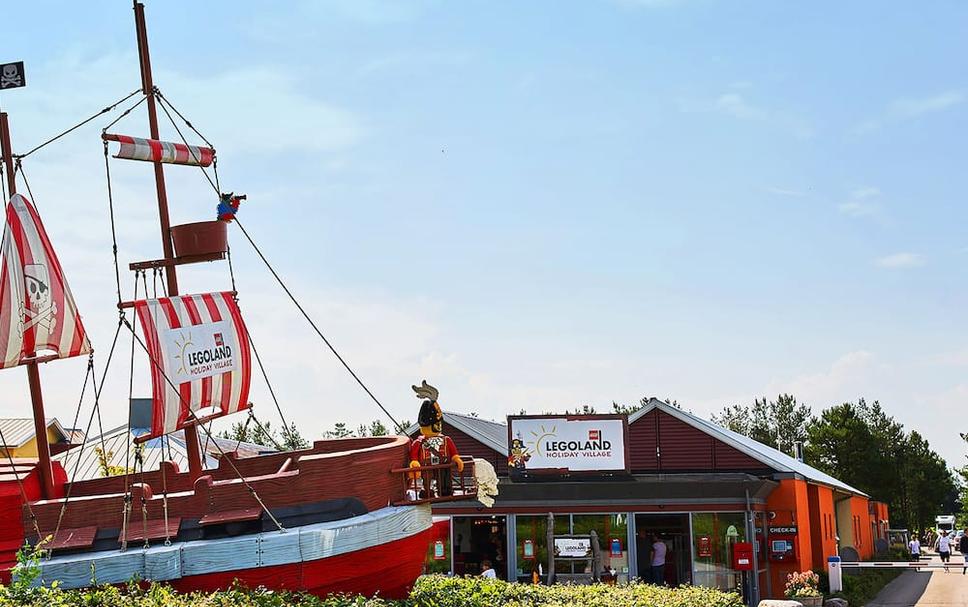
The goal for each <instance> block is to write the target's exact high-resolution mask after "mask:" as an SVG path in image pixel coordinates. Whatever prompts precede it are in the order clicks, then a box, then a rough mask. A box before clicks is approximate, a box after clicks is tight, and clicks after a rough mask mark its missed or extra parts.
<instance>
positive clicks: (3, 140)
mask: <svg viewBox="0 0 968 607" xmlns="http://www.w3.org/2000/svg"><path fill="white" fill-rule="evenodd" d="M0 147H2V148H3V165H4V170H6V172H7V188H8V189H9V190H10V195H11V196H13V195H14V194H16V193H17V179H16V175H15V174H14V166H13V151H11V149H10V125H9V123H8V122H7V113H6V112H0ZM4 202H6V201H4ZM26 367H27V383H28V384H29V385H30V404H31V406H32V409H33V414H34V434H35V435H36V438H37V459H38V460H39V461H38V463H37V467H38V468H39V469H40V497H41V499H50V498H52V497H54V475H53V472H52V471H51V468H50V445H49V444H48V443H47V418H46V417H45V416H44V393H43V390H42V389H41V386H40V367H39V365H38V364H37V361H31V362H28V363H27V364H26Z"/></svg>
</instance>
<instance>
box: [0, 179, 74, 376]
mask: <svg viewBox="0 0 968 607" xmlns="http://www.w3.org/2000/svg"><path fill="white" fill-rule="evenodd" d="M90 351H91V342H90V341H88V339H87V333H85V331H84V325H82V324H81V317H80V315H79V314H78V312H77V305H76V304H75V303H74V297H73V296H72V295H71V290H70V289H69V288H68V286H67V281H66V280H65V278H64V270H63V269H62V268H61V265H60V262H59V261H58V260H57V254H56V253H54V248H53V246H52V245H51V244H50V240H49V239H48V238H47V232H46V231H45V230H44V225H43V224H42V223H41V222H40V216H39V215H37V210H36V209H35V208H34V206H33V205H32V204H30V201H29V200H27V198H25V197H24V196H21V195H20V194H14V195H13V197H12V198H10V202H8V203H7V223H6V228H5V229H4V231H3V241H2V244H0V369H6V368H8V367H15V366H17V365H19V364H20V363H22V362H23V361H24V359H26V358H30V357H33V356H36V355H37V354H39V353H52V354H55V355H56V356H57V357H58V358H69V357H71V356H82V355H84V354H88V353H89V352H90Z"/></svg>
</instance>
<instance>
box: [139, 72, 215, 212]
mask: <svg viewBox="0 0 968 607" xmlns="http://www.w3.org/2000/svg"><path fill="white" fill-rule="evenodd" d="M154 92H155V96H157V97H158V100H159V101H160V103H159V104H158V105H159V106H161V109H162V111H164V112H165V116H168V121H169V122H171V126H173V127H175V132H177V133H178V136H179V137H181V140H182V143H184V144H185V146H187V147H188V152H189V153H190V154H192V155H193V156H194V152H193V151H192V147H191V144H190V143H188V140H187V139H185V135H183V134H182V132H181V129H180V128H178V124H177V123H176V122H175V119H174V118H172V117H171V113H170V112H169V111H168V108H167V107H166V103H165V98H164V97H162V96H161V91H160V90H158V87H155V91H154ZM182 120H184V118H182ZM185 122H186V124H189V123H188V121H187V120H186V121H185ZM189 126H191V125H190V124H189ZM193 129H194V127H193ZM195 132H196V133H197V132H198V131H195ZM199 136H200V137H201V135H199ZM202 139H205V138H204V137H202ZM205 143H208V139H205ZM208 145H209V147H210V148H212V149H213V150H214V149H215V148H214V147H212V144H211V143H208ZM195 160H196V161H197V160H198V158H195ZM213 162H214V160H213ZM196 166H197V167H198V168H200V169H201V170H202V175H205V179H207V180H208V183H209V185H211V186H212V189H213V190H215V195H216V196H221V195H222V192H220V191H219V189H218V186H217V185H215V182H214V181H212V178H211V177H209V176H208V171H206V170H205V167H203V166H202V165H201V163H198V164H197V165H196Z"/></svg>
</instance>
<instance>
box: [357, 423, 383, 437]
mask: <svg viewBox="0 0 968 607" xmlns="http://www.w3.org/2000/svg"><path fill="white" fill-rule="evenodd" d="M356 432H357V436H386V435H387V434H389V431H387V427H386V426H384V425H383V422H381V421H380V420H378V419H375V420H373V421H372V422H370V424H369V425H366V424H361V425H360V427H359V428H358V429H357V431H356Z"/></svg>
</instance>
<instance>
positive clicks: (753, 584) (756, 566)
mask: <svg viewBox="0 0 968 607" xmlns="http://www.w3.org/2000/svg"><path fill="white" fill-rule="evenodd" d="M746 538H747V541H748V542H750V543H752V544H753V571H751V572H750V573H751V576H750V605H758V604H759V602H760V562H759V561H760V559H759V556H760V554H759V552H760V551H759V550H758V549H757V548H758V546H759V542H757V541H756V514H755V513H754V512H753V504H752V503H751V502H750V490H749V488H747V489H746Z"/></svg>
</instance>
